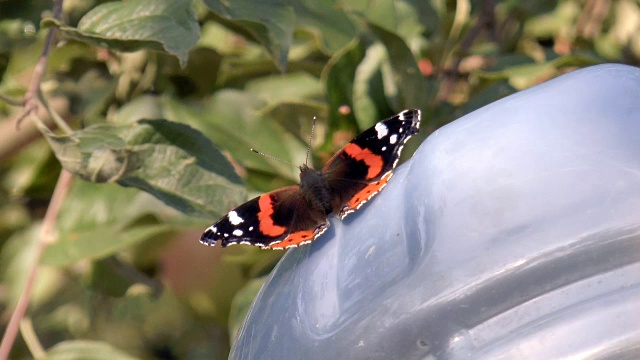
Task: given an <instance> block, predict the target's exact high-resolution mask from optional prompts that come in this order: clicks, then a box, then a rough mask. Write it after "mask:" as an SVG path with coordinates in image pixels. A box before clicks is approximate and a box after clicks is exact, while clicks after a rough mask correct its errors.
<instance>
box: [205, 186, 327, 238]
mask: <svg viewBox="0 0 640 360" xmlns="http://www.w3.org/2000/svg"><path fill="white" fill-rule="evenodd" d="M304 202H305V200H304V199H303V196H302V193H301V191H300V188H299V186H297V185H296V186H288V187H284V188H282V189H278V190H275V191H272V192H269V193H266V194H263V195H261V196H258V197H256V198H254V199H251V200H249V201H247V202H246V203H244V204H242V205H240V206H239V207H237V208H235V209H233V210H231V211H230V212H229V213H228V214H227V215H225V216H224V217H222V218H221V219H220V220H218V221H217V222H216V223H215V224H213V225H211V226H210V227H208V228H207V229H206V230H205V232H204V233H203V234H202V236H201V238H200V242H202V243H203V244H206V245H215V244H216V242H218V241H220V242H221V246H222V247H226V246H229V245H235V244H250V245H255V246H260V247H263V248H271V249H284V248H287V247H294V246H298V245H299V244H303V243H306V242H309V241H311V240H313V239H315V238H316V237H318V236H320V235H321V234H322V232H324V231H325V230H326V228H327V227H328V226H329V222H328V221H327V219H326V216H325V217H324V221H322V219H320V218H318V216H312V214H309V210H308V209H309V207H308V206H304V205H305V204H304Z"/></svg>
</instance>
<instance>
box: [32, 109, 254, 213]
mask: <svg viewBox="0 0 640 360" xmlns="http://www.w3.org/2000/svg"><path fill="white" fill-rule="evenodd" d="M43 132H44V133H45V134H46V135H47V139H48V140H49V143H50V144H51V146H52V148H53V150H54V152H55V154H56V157H57V158H58V160H60V162H61V163H62V165H63V167H64V168H65V169H67V170H68V171H70V172H71V173H73V174H75V175H76V176H78V177H80V178H82V179H85V180H87V181H91V182H118V183H119V184H121V185H123V186H133V187H137V188H139V189H142V190H144V191H146V192H148V193H150V194H152V195H153V196H155V197H157V198H158V199H160V200H162V201H163V202H165V203H166V204H168V205H170V206H171V207H173V208H175V209H178V210H180V211H182V212H184V213H186V214H197V215H205V214H209V215H219V214H221V213H223V212H226V211H227V210H228V209H229V208H231V207H232V206H233V205H237V203H238V201H239V200H240V199H242V198H244V191H243V186H242V185H241V181H240V178H239V177H238V176H237V175H236V174H235V172H234V170H233V168H232V166H231V164H229V162H228V161H227V160H226V159H225V157H224V156H223V155H222V154H221V153H220V151H218V150H217V149H216V148H215V147H214V146H213V144H211V142H210V141H209V139H207V138H206V137H204V136H203V135H202V134H201V133H200V132H198V131H197V130H195V129H193V128H191V127H189V126H187V125H184V124H179V123H175V122H170V121H166V120H141V121H139V122H136V123H133V124H129V125H119V126H118V125H108V124H102V125H94V126H90V127H88V128H86V129H83V130H80V131H77V132H75V133H73V134H72V135H56V134H53V133H51V132H50V131H48V130H46V129H43Z"/></svg>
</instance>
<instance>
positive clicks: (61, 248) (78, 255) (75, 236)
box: [40, 224, 172, 266]
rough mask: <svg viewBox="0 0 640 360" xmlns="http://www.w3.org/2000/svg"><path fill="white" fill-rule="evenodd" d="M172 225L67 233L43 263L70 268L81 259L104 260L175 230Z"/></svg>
mask: <svg viewBox="0 0 640 360" xmlns="http://www.w3.org/2000/svg"><path fill="white" fill-rule="evenodd" d="M171 229H172V227H171V226H170V225H161V224H156V225H144V226H136V227H133V228H130V229H122V228H121V225H116V224H114V225H111V226H107V225H105V226H101V227H96V228H92V229H87V230H77V231H73V232H69V233H66V234H64V236H62V237H61V239H60V240H59V241H58V242H56V243H54V244H52V245H50V246H49V247H47V249H46V250H45V252H44V254H42V258H41V260H40V263H42V264H45V265H54V266H66V265H69V264H72V263H74V262H76V261H79V260H85V259H100V258H104V257H107V256H109V255H112V254H114V253H116V252H118V251H121V250H124V249H126V248H129V247H131V246H133V245H135V244H138V243H140V242H142V241H144V240H147V239H150V238H153V237H158V236H161V235H163V234H166V233H168V232H169V231H171Z"/></svg>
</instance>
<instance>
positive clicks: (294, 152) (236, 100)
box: [166, 90, 312, 205]
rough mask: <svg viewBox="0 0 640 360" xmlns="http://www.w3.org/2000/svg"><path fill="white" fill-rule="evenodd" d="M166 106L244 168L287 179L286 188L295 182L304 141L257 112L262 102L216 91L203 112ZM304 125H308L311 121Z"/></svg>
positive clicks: (246, 95) (244, 94) (172, 104)
mask: <svg viewBox="0 0 640 360" xmlns="http://www.w3.org/2000/svg"><path fill="white" fill-rule="evenodd" d="M166 105H167V116H168V117H170V118H174V119H178V118H184V119H189V120H188V121H194V122H197V123H198V127H199V128H202V129H203V131H205V132H206V133H207V135H208V136H210V137H211V139H212V140H213V142H214V143H215V144H216V145H218V146H219V147H220V148H223V149H225V150H226V151H228V152H229V154H230V155H231V156H232V157H233V159H234V161H237V162H238V163H239V164H241V165H242V166H243V167H246V168H248V169H251V170H254V171H258V172H261V173H264V174H270V175H273V176H277V177H282V178H286V179H289V180H290V182H289V184H290V183H291V182H294V181H298V179H299V178H298V175H299V171H298V169H297V168H296V165H301V164H303V163H304V159H305V155H306V151H307V147H306V143H305V141H301V140H299V139H297V138H296V136H295V135H293V134H291V133H290V132H288V131H286V130H285V129H284V128H283V127H282V126H281V125H280V124H278V122H277V121H274V119H271V118H269V117H268V116H267V115H263V114H261V112H260V111H259V110H260V109H261V108H262V106H263V102H262V101H260V100H259V99H258V98H256V97H255V96H253V95H252V94H250V93H247V92H241V91H237V90H221V91H218V92H216V93H215V95H214V96H213V97H212V98H211V100H210V101H209V102H208V103H207V105H206V107H205V108H204V109H203V110H202V111H198V109H196V108H193V107H187V106H185V104H184V103H182V102H177V101H166ZM307 121H308V122H309V123H311V121H312V118H308V119H307ZM251 148H255V149H257V150H260V151H262V152H264V153H267V154H269V155H272V156H275V157H277V158H279V159H282V160H285V161H287V162H290V163H291V164H293V165H290V164H286V163H283V162H281V161H274V160H271V159H269V158H266V157H264V156H259V155H257V154H255V153H253V152H251V150H250V149H251ZM262 186H265V183H263V184H262ZM264 190H268V189H264ZM271 190H273V188H271ZM235 205H238V203H236V204H235Z"/></svg>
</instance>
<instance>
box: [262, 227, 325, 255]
mask: <svg viewBox="0 0 640 360" xmlns="http://www.w3.org/2000/svg"><path fill="white" fill-rule="evenodd" d="M315 236H316V234H315V230H314V229H311V230H303V231H298V232H294V233H291V234H290V235H289V236H287V237H286V238H285V239H284V240H282V241H280V242H278V243H275V244H273V245H269V246H267V247H268V248H269V249H279V250H282V249H285V248H288V247H290V246H298V245H300V244H301V243H303V242H306V241H311V240H313V238H314V237H315Z"/></svg>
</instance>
